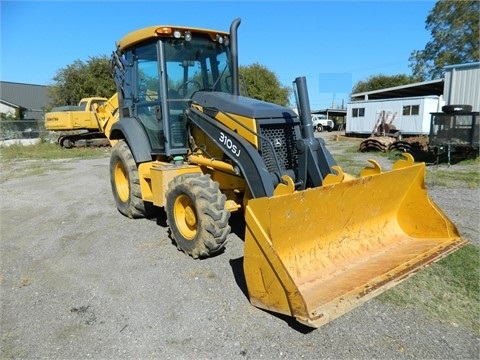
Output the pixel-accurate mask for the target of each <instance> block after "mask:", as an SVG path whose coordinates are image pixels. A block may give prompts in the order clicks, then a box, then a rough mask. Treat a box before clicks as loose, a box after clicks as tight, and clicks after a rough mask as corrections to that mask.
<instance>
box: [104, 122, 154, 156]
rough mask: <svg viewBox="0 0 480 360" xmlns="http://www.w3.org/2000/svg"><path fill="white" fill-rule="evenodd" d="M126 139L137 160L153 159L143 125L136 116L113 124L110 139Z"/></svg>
mask: <svg viewBox="0 0 480 360" xmlns="http://www.w3.org/2000/svg"><path fill="white" fill-rule="evenodd" d="M121 139H125V140H126V141H127V143H128V146H129V147H130V150H131V151H132V155H133V158H134V159H135V162H136V163H137V164H138V163H143V162H147V161H152V149H151V148H150V142H149V140H148V137H147V134H146V133H145V130H144V129H143V127H142V126H141V125H140V124H139V123H138V121H137V120H135V119H134V118H122V119H121V120H120V121H118V122H116V123H115V124H113V126H112V130H111V133H110V140H121Z"/></svg>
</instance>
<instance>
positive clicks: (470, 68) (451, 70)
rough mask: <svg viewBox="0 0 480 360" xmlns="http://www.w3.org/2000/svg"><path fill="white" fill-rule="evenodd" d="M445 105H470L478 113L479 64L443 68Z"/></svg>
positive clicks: (479, 102) (479, 96) (479, 92)
mask: <svg viewBox="0 0 480 360" xmlns="http://www.w3.org/2000/svg"><path fill="white" fill-rule="evenodd" d="M443 95H444V98H445V102H446V104H447V105H472V106H473V111H480V62H477V63H471V64H462V65H452V66H447V67H445V88H444V94H443Z"/></svg>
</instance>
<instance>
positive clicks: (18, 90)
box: [0, 81, 50, 111]
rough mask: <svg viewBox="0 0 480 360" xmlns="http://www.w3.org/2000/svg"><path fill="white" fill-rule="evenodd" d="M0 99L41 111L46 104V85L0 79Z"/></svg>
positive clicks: (16, 105)
mask: <svg viewBox="0 0 480 360" xmlns="http://www.w3.org/2000/svg"><path fill="white" fill-rule="evenodd" d="M0 101H1V102H3V103H6V104H9V105H13V106H15V107H19V108H23V109H25V110H29V111H43V109H44V108H45V107H46V106H47V105H48V103H49V101H50V98H49V96H48V86H45V85H34V84H22V83H14V82H8V81H0Z"/></svg>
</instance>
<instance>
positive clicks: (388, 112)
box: [345, 95, 445, 135]
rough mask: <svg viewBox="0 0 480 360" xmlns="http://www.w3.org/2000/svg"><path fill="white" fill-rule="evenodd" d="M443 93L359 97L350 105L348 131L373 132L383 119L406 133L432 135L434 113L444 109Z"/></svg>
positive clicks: (359, 133)
mask: <svg viewBox="0 0 480 360" xmlns="http://www.w3.org/2000/svg"><path fill="white" fill-rule="evenodd" d="M444 104H445V103H444V101H443V97H442V96H433V95H432V96H423V97H406V98H397V99H385V100H366V101H355V102H352V103H349V104H348V105H347V124H346V129H345V132H346V133H347V134H358V135H370V134H372V132H373V131H374V129H377V128H378V127H379V126H380V124H381V122H382V121H384V122H385V123H386V124H387V125H393V126H394V127H395V129H396V130H397V131H400V132H401V133H402V134H403V135H428V134H429V133H430V113H432V112H438V111H441V109H442V106H443V105H444Z"/></svg>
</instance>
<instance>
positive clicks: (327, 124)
mask: <svg viewBox="0 0 480 360" xmlns="http://www.w3.org/2000/svg"><path fill="white" fill-rule="evenodd" d="M312 122H313V129H314V130H315V131H318V132H321V131H324V130H325V131H332V130H333V127H334V126H335V123H334V122H333V120H330V119H326V118H323V117H320V116H319V115H314V114H312Z"/></svg>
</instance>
